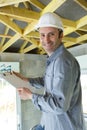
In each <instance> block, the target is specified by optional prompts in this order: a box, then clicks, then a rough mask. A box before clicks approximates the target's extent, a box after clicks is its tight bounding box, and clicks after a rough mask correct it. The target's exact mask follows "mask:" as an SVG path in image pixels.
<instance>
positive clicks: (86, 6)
mask: <svg viewBox="0 0 87 130" xmlns="http://www.w3.org/2000/svg"><path fill="white" fill-rule="evenodd" d="M74 1H75V2H76V3H77V4H79V5H80V6H81V7H82V8H84V9H85V10H87V1H86V0H74Z"/></svg>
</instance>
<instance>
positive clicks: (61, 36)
mask: <svg viewBox="0 0 87 130" xmlns="http://www.w3.org/2000/svg"><path fill="white" fill-rule="evenodd" d="M59 38H61V39H62V38H63V31H60V32H59Z"/></svg>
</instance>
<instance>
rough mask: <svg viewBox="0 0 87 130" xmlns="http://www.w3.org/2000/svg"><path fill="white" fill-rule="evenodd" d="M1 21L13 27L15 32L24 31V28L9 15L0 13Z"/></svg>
mask: <svg viewBox="0 0 87 130" xmlns="http://www.w3.org/2000/svg"><path fill="white" fill-rule="evenodd" d="M0 22H1V23H3V24H4V25H5V26H7V27H9V28H10V29H12V30H13V31H14V32H17V33H22V30H21V29H20V28H19V26H18V25H17V24H15V23H14V22H13V21H12V20H11V19H10V18H9V17H7V16H3V15H0Z"/></svg>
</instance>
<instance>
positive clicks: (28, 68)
mask: <svg viewBox="0 0 87 130" xmlns="http://www.w3.org/2000/svg"><path fill="white" fill-rule="evenodd" d="M45 59H46V57H45V56H42V55H29V54H15V53H2V54H0V61H3V62H19V63H20V72H21V73H22V74H23V75H25V76H26V77H37V76H43V74H44V70H45ZM33 90H34V91H35V92H39V93H43V90H40V91H37V90H36V89H33ZM21 113H22V130H29V129H30V128H31V127H33V126H34V125H36V124H38V123H39V121H40V118H41V112H40V111H39V110H37V109H36V108H35V107H34V105H33V104H32V102H31V101H30V100H28V101H21Z"/></svg>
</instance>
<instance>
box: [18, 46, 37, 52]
mask: <svg viewBox="0 0 87 130" xmlns="http://www.w3.org/2000/svg"><path fill="white" fill-rule="evenodd" d="M35 48H37V46H36V45H34V44H32V45H30V46H29V47H26V48H25V49H23V50H20V52H21V53H26V52H29V51H31V50H33V49H35Z"/></svg>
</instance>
